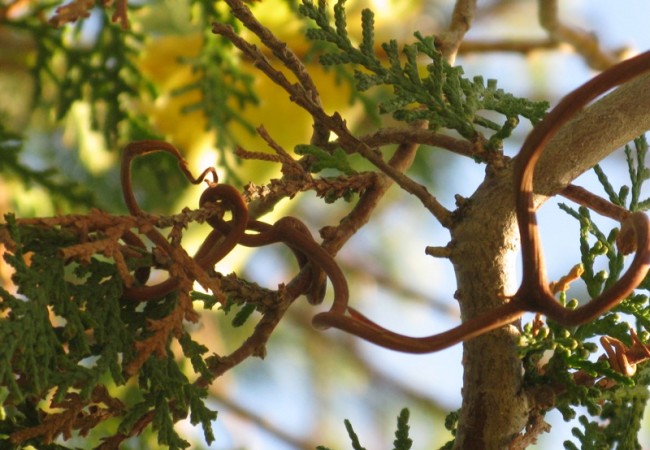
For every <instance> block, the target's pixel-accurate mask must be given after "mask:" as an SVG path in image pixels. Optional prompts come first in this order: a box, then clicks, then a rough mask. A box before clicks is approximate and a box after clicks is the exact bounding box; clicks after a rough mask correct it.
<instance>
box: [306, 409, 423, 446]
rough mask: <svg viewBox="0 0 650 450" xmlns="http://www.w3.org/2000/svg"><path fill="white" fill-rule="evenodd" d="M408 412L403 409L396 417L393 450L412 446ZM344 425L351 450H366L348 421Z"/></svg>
mask: <svg viewBox="0 0 650 450" xmlns="http://www.w3.org/2000/svg"><path fill="white" fill-rule="evenodd" d="M409 414H410V413H409V410H408V409H407V408H404V409H402V410H401V411H400V414H399V416H398V417H397V430H396V431H395V440H394V441H393V445H394V447H393V450H410V449H411V446H412V445H413V441H412V440H411V439H410V438H409V424H408V421H409ZM343 423H344V424H345V429H346V430H347V432H348V436H349V437H350V441H351V443H352V450H366V448H365V447H363V446H362V445H361V443H360V442H359V437H358V436H357V433H356V432H355V431H354V428H353V427H352V424H351V423H350V421H349V420H347V419H345V420H344V421H343ZM316 449H317V450H329V449H328V448H327V447H324V446H322V445H319V446H318V447H316Z"/></svg>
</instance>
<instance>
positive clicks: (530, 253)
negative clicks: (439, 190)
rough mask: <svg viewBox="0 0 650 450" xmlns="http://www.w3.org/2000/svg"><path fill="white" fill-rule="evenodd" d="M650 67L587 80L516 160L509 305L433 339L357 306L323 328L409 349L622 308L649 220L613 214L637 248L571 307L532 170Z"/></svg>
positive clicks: (644, 249)
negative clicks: (531, 321)
mask: <svg viewBox="0 0 650 450" xmlns="http://www.w3.org/2000/svg"><path fill="white" fill-rule="evenodd" d="M648 70H650V52H646V53H643V54H641V55H639V56H637V57H635V58H632V59H629V60H627V61H624V62H622V63H620V64H618V65H616V66H614V67H612V68H611V69H609V70H607V71H605V72H603V73H601V74H600V75H598V76H596V77H595V78H593V79H592V80H591V81H588V82H587V83H585V84H584V85H582V86H581V87H579V88H578V89H576V90H575V91H573V92H572V93H571V94H569V95H567V96H566V97H565V98H564V99H562V101H561V102H560V103H559V104H558V105H557V106H556V107H555V108H554V109H553V110H552V111H551V112H550V113H549V114H548V115H547V116H546V118H545V119H544V120H542V121H541V122H540V123H539V124H538V125H537V126H536V127H535V128H534V129H533V131H532V132H531V134H530V135H529V136H528V138H527V139H526V141H525V142H524V145H523V147H522V149H521V151H520V152H519V155H518V156H517V159H516V165H515V176H514V179H515V195H516V213H517V220H518V225H519V233H520V236H521V247H522V255H523V278H522V283H521V285H520V287H519V289H518V290H517V292H516V293H515V295H514V296H512V297H511V298H510V301H509V302H508V303H505V304H504V305H501V306H499V307H497V308H494V309H492V310H490V311H487V312H485V313H483V314H481V315H478V316H477V317H474V318H472V319H470V320H468V321H466V322H464V323H463V324H461V325H459V326H457V327H455V328H452V329H451V330H448V331H446V332H443V333H439V334H435V335H432V336H426V337H410V336H405V335H402V334H398V333H394V332H392V331H389V330H387V329H385V328H383V327H381V326H380V325H378V324H376V323H374V322H372V321H371V320H370V319H368V318H366V317H365V316H364V315H362V314H361V313H359V312H358V311H356V310H354V309H352V308H347V312H348V314H347V315H345V314H341V313H340V310H341V309H342V307H340V306H337V305H335V306H334V307H333V308H332V309H331V310H330V311H328V312H324V313H320V314H317V315H316V316H315V317H314V319H313V321H314V324H315V325H316V326H318V327H320V328H328V327H334V328H338V329H341V330H344V331H346V332H348V333H351V334H354V335H356V336H359V337H361V338H364V339H366V340H368V341H371V342H373V343H375V344H377V345H380V346H383V347H386V348H390V349H393V350H398V351H402V352H409V353H428V352H435V351H438V350H441V349H443V348H446V347H449V346H451V345H454V344H457V343H459V342H462V341H465V340H467V339H470V338H472V337H475V336H478V335H480V334H483V333H486V332H488V331H490V330H493V329H495V328H498V327H501V326H503V325H506V324H508V323H510V322H512V321H514V320H516V319H517V318H519V317H520V316H521V315H522V314H523V313H524V312H527V311H529V312H536V313H542V314H545V315H546V316H547V317H549V318H551V319H553V320H555V321H556V322H559V323H560V324H562V325H565V326H569V325H578V324H581V323H584V322H587V321H589V320H592V319H594V318H596V317H598V316H599V315H601V314H603V313H604V312H606V311H608V310H610V309H611V308H613V307H615V306H616V305H618V304H619V303H620V302H621V301H623V300H624V299H625V298H626V297H627V296H628V295H630V294H631V293H632V291H633V290H634V289H635V288H636V287H637V286H638V285H639V284H640V283H641V282H642V281H643V279H644V278H645V276H646V274H647V272H648V268H649V265H650V238H649V236H650V221H649V220H648V217H647V216H646V215H645V214H643V213H641V212H633V213H630V212H628V211H626V212H624V213H623V214H621V212H620V211H619V210H617V209H616V208H604V210H605V211H607V210H608V209H612V210H615V212H616V213H615V214H612V218H614V219H617V220H620V221H621V223H622V225H621V232H620V236H619V239H618V241H617V245H618V248H619V250H620V251H621V252H622V253H624V254H627V253H630V252H632V251H636V254H635V256H634V259H633V261H632V263H631V265H630V267H629V269H628V270H627V272H625V274H624V275H623V276H622V277H621V278H620V279H619V280H618V281H617V282H616V283H615V284H614V285H613V286H611V287H610V288H609V289H607V290H606V291H605V292H603V293H601V294H600V295H599V296H598V297H596V298H594V299H592V300H591V301H590V302H588V303H587V304H585V305H583V306H580V307H578V308H576V309H567V308H565V307H564V306H562V305H561V304H560V303H558V301H557V300H556V299H555V297H554V295H553V293H552V292H551V291H550V289H549V287H548V282H547V276H546V266H545V264H544V257H543V253H542V247H541V239H540V235H539V230H538V227H537V219H536V215H535V207H534V204H533V173H534V170H535V166H536V164H537V161H538V160H539V157H540V155H541V153H542V151H543V150H544V147H545V145H546V144H547V143H548V141H549V140H550V139H551V138H552V137H553V136H554V135H555V134H556V133H557V131H558V130H559V129H560V127H561V126H562V125H563V124H564V123H566V121H567V120H568V119H570V118H571V117H572V116H573V115H574V114H576V113H577V112H578V111H580V110H582V108H584V107H585V106H586V105H587V104H588V103H589V102H591V101H592V100H594V99H595V98H596V97H598V96H599V95H602V94H603V93H605V92H606V91H608V90H609V89H611V88H613V87H616V86H618V85H620V84H622V83H624V82H626V81H629V80H630V79H632V78H634V77H636V76H638V75H640V74H642V73H644V72H647V71H648Z"/></svg>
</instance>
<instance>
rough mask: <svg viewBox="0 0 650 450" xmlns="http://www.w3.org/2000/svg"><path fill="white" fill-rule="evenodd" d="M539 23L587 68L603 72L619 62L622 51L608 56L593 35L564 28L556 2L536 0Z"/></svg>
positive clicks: (556, 0)
mask: <svg viewBox="0 0 650 450" xmlns="http://www.w3.org/2000/svg"><path fill="white" fill-rule="evenodd" d="M538 8H539V23H540V25H541V26H542V27H543V28H544V29H545V30H546V31H548V33H549V35H550V37H551V39H553V40H554V41H559V42H566V43H567V44H569V45H571V46H572V47H573V48H574V49H575V50H576V51H577V52H578V53H579V54H580V55H582V57H583V58H584V59H585V61H586V62H587V64H589V67H591V68H593V69H596V70H605V69H607V68H609V67H612V66H613V65H614V64H616V63H617V62H618V61H619V60H620V55H621V54H622V53H623V52H622V51H616V52H612V53H611V54H608V53H606V52H604V51H603V50H601V48H600V45H599V43H598V38H597V37H596V36H595V35H594V34H593V33H587V32H585V31H582V30H578V29H576V28H571V27H569V26H566V25H564V24H563V23H562V21H560V18H559V7H558V0H538Z"/></svg>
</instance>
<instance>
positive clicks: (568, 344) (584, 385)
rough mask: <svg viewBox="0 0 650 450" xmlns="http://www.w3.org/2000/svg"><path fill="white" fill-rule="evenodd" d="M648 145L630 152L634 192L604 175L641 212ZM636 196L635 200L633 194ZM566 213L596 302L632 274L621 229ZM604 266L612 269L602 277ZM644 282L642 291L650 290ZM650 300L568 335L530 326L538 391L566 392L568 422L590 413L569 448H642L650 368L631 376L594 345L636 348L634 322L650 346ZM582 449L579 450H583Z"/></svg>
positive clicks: (532, 375)
mask: <svg viewBox="0 0 650 450" xmlns="http://www.w3.org/2000/svg"><path fill="white" fill-rule="evenodd" d="M647 148H648V147H647V144H646V141H645V138H644V137H640V138H638V139H636V140H635V141H634V150H632V149H631V148H630V146H627V147H626V150H625V153H626V157H627V162H628V169H629V170H628V172H629V175H630V186H623V187H622V188H620V189H619V190H618V191H616V190H615V189H614V187H613V186H612V185H611V183H610V182H609V180H608V178H607V176H606V175H605V173H604V171H603V170H602V169H600V168H596V169H595V171H596V174H597V177H598V179H599V180H600V182H601V185H602V186H603V189H604V190H605V192H606V193H607V195H608V196H609V198H610V200H611V201H612V202H613V203H615V204H617V205H619V206H623V207H627V208H629V209H631V210H637V209H640V207H641V206H643V204H644V202H646V201H639V192H640V191H641V187H642V185H643V182H644V181H645V180H646V179H648V169H646V168H645V155H646V152H647ZM630 192H631V193H632V196H631V198H629V197H628V193H630ZM560 208H561V209H562V210H563V211H565V212H567V213H568V214H569V215H570V216H572V217H574V218H575V219H576V220H577V221H578V223H579V230H580V231H579V233H580V253H581V264H582V266H583V268H584V272H583V274H582V280H583V281H584V283H585V285H586V289H587V291H588V293H589V296H590V297H591V298H593V297H596V296H597V295H599V294H600V293H601V292H603V291H604V290H605V289H607V288H608V287H609V286H611V285H612V284H613V283H615V282H616V280H618V278H619V277H620V276H621V274H622V272H623V269H624V257H623V255H622V254H620V253H619V252H618V250H617V248H616V245H615V241H616V236H617V235H618V229H616V228H614V229H612V230H611V231H609V232H607V233H605V232H603V231H601V230H600V228H599V227H598V226H597V225H596V224H595V223H594V221H593V219H592V217H591V214H590V212H589V210H588V209H586V208H584V207H580V208H579V209H578V210H575V209H573V208H571V207H569V206H567V205H564V204H561V205H560ZM602 259H605V260H606V263H607V269H606V270H596V268H595V267H597V265H598V264H599V263H600V261H601V260H602ZM649 287H650V286H649V285H648V282H647V281H646V282H644V284H642V285H641V286H640V287H639V290H645V291H648V290H649V289H648V288H649ZM649 300H650V299H649V297H648V295H647V293H643V294H641V293H636V294H633V295H631V296H630V297H629V298H627V299H625V300H624V301H623V302H622V303H621V304H620V305H618V306H617V307H616V308H614V309H613V310H612V311H609V312H607V313H605V314H603V315H602V316H601V317H599V318H598V319H596V320H593V321H591V322H589V323H586V324H583V325H580V326H578V327H574V328H565V327H562V326H560V325H558V324H557V323H554V322H552V321H548V323H547V324H545V325H544V326H541V327H540V326H534V325H533V324H530V323H529V324H527V325H526V326H525V327H524V332H523V334H522V337H521V341H520V349H521V350H520V351H521V355H522V358H523V362H524V367H525V370H526V375H525V379H526V383H527V385H528V386H529V387H530V388H531V389H534V387H535V386H563V387H564V388H563V390H562V392H559V393H557V394H556V398H555V403H554V405H553V406H554V407H555V408H556V409H558V411H559V412H560V413H561V414H562V416H563V417H564V419H565V420H571V419H573V418H574V417H575V416H576V409H575V408H576V406H584V407H586V409H587V414H583V415H581V416H580V417H579V419H578V424H579V426H576V427H574V428H573V429H572V434H573V436H574V439H575V440H576V441H575V442H574V441H571V440H568V441H566V442H565V443H564V446H565V448H567V449H578V448H581V449H604V448H620V449H629V450H633V449H640V448H641V447H640V445H639V442H638V438H637V435H638V430H639V428H640V426H641V418H642V417H643V410H644V408H645V406H646V404H647V401H648V391H647V386H648V385H650V368H649V367H648V365H647V364H643V363H641V364H639V365H638V367H639V369H638V370H637V373H636V374H635V375H634V376H632V377H628V376H626V375H624V374H621V373H619V372H618V371H616V370H614V369H613V368H612V367H611V366H610V364H609V362H608V361H607V360H606V359H605V358H602V357H600V358H598V359H595V358H594V357H593V356H594V355H595V354H597V353H598V346H597V345H596V344H595V343H594V340H596V339H598V338H600V337H603V336H609V337H612V338H615V339H618V340H619V341H621V342H623V343H624V344H626V345H631V344H632V342H631V338H630V331H629V329H630V323H632V326H635V328H636V329H637V332H638V334H639V338H640V339H641V341H642V342H647V339H648V331H647V330H648V329H649V327H650V305H649ZM560 301H561V302H562V303H564V304H565V305H567V306H568V307H571V306H574V307H575V306H577V305H578V302H577V300H570V301H567V298H566V293H562V294H561V296H560ZM547 352H551V354H552V356H551V357H550V359H549V360H548V362H547V363H546V364H545V365H544V366H543V368H542V367H540V361H541V360H542V357H543V356H544V355H545V354H547ZM576 442H577V443H578V444H576Z"/></svg>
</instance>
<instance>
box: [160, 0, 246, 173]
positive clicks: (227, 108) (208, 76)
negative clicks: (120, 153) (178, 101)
mask: <svg viewBox="0 0 650 450" xmlns="http://www.w3.org/2000/svg"><path fill="white" fill-rule="evenodd" d="M190 4H191V5H192V6H193V8H194V10H195V14H194V15H193V16H194V19H195V21H196V22H197V24H198V26H199V29H200V30H203V44H202V45H201V48H200V50H199V54H198V55H197V56H196V57H193V58H183V59H181V61H180V62H181V63H183V64H187V65H188V66H190V67H191V68H192V71H193V72H194V74H195V75H198V79H196V80H194V81H192V82H190V83H188V84H186V85H184V86H181V87H179V88H177V89H175V90H174V91H172V95H180V94H184V93H187V92H192V91H196V92H198V93H199V100H198V101H197V102H196V103H193V104H187V105H184V106H183V107H182V112H183V113H190V112H193V111H202V112H203V114H204V116H205V118H206V127H207V129H209V130H214V131H216V140H217V141H216V142H215V147H216V148H217V149H219V151H221V152H222V153H223V154H222V156H225V155H226V153H225V151H226V150H228V149H232V148H233V147H234V146H235V145H236V141H235V138H234V136H233V134H232V125H233V123H235V124H238V125H241V126H242V127H243V128H244V129H246V130H248V131H249V132H250V133H251V134H255V127H254V126H253V125H251V124H250V123H249V122H248V121H247V120H246V119H245V118H244V117H243V116H242V115H241V113H240V112H239V111H241V110H242V109H244V108H245V107H246V106H247V105H256V104H258V103H259V100H258V98H257V95H256V94H255V91H254V90H253V82H254V77H253V76H252V75H250V74H248V73H246V72H245V71H243V70H242V68H241V64H240V62H239V61H237V59H236V58H235V57H234V56H233V51H232V45H231V44H230V43H229V42H228V41H225V40H222V39H218V38H216V37H215V36H214V34H212V32H211V31H210V30H211V23H212V22H214V21H215V20H218V21H219V22H222V23H223V22H230V23H231V25H232V26H234V27H236V26H237V22H236V21H232V20H231V19H230V18H229V17H227V16H225V15H224V13H223V11H220V10H219V8H217V7H216V3H215V2H214V1H205V0H192V1H191V2H190ZM221 161H222V165H223V167H224V169H225V170H226V172H227V174H228V175H230V176H234V173H233V172H232V170H231V169H230V166H228V161H229V160H228V158H225V157H222V158H221Z"/></svg>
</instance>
